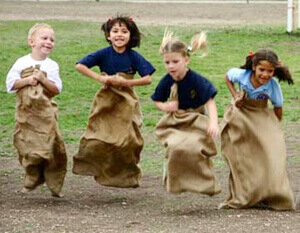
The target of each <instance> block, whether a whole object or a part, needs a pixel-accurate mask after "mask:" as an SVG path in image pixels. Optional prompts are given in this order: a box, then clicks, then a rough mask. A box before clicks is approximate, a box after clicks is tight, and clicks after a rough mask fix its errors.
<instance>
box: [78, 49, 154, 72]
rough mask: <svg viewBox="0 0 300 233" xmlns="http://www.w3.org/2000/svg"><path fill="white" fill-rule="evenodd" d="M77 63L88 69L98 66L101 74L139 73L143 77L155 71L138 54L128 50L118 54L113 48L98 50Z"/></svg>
mask: <svg viewBox="0 0 300 233" xmlns="http://www.w3.org/2000/svg"><path fill="white" fill-rule="evenodd" d="M77 63H80V64H83V65H85V66H87V67H88V68H91V67H94V66H98V67H99V68H100V71H101V72H105V73H107V74H108V75H114V74H116V73H118V72H123V73H126V74H135V73H136V72H138V73H139V75H140V76H141V77H143V76H146V75H151V74H152V73H153V72H154V71H155V69H154V67H153V66H152V65H151V64H150V62H148V61H147V60H146V59H145V58H144V57H143V56H142V55H140V54H139V53H138V52H136V51H134V50H132V49H127V50H125V51H124V52H123V53H117V52H116V51H115V50H114V49H113V47H112V46H110V47H107V48H104V49H100V50H97V51H96V52H93V53H91V54H89V55H87V56H86V57H84V58H82V59H81V60H79V61H78V62H77Z"/></svg>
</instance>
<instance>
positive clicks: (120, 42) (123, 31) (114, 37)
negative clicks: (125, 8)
mask: <svg viewBox="0 0 300 233" xmlns="http://www.w3.org/2000/svg"><path fill="white" fill-rule="evenodd" d="M107 39H108V40H110V42H111V44H112V46H113V47H114V49H115V50H116V51H117V52H123V51H124V50H125V49H126V46H127V44H128V42H129V40H130V31H129V30H128V28H127V27H126V25H125V24H124V23H115V24H114V25H113V26H112V28H111V30H110V32H109V37H108V38H107Z"/></svg>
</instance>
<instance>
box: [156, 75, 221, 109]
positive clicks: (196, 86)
mask: <svg viewBox="0 0 300 233" xmlns="http://www.w3.org/2000/svg"><path fill="white" fill-rule="evenodd" d="M175 82H176V83H177V85H178V101H179V109H184V110H185V109H188V108H197V107H199V106H201V105H204V104H205V103H206V102H207V101H208V100H209V99H210V98H214V96H215V95H216V94H217V90H216V88H215V87H214V86H213V84H212V83H211V82H210V81H209V80H207V79H206V78H205V77H203V76H202V75H200V74H198V73H196V72H194V71H193V70H189V71H188V72H187V74H186V75H185V77H184V78H183V79H182V80H180V81H175V80H174V79H173V78H172V77H171V76H170V75H169V74H167V75H165V76H164V77H163V78H162V79H161V80H160V82H159V84H158V86H157V87H156V89H155V92H154V93H153V95H152V96H151V98H152V100H153V101H159V102H165V101H167V100H168V98H169V96H170V93H171V87H172V85H173V84H174V83H175Z"/></svg>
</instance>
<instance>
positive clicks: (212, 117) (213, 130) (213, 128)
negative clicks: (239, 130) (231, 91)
mask: <svg viewBox="0 0 300 233" xmlns="http://www.w3.org/2000/svg"><path fill="white" fill-rule="evenodd" d="M205 105H206V107H207V110H208V114H209V125H208V128H207V134H208V135H209V136H211V137H212V138H214V137H216V136H218V134H219V126H218V111H217V106H216V103H215V100H214V99H213V98H210V99H209V100H208V101H207V102H206V104H205Z"/></svg>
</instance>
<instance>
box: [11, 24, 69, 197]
mask: <svg viewBox="0 0 300 233" xmlns="http://www.w3.org/2000/svg"><path fill="white" fill-rule="evenodd" d="M27 40H28V45H29V46H30V47H31V53H30V54H27V55H25V56H23V57H20V58H19V59H17V61H16V62H15V63H14V65H13V66H12V68H11V69H10V70H9V72H8V74H7V78H6V87H7V92H8V93H16V96H17V104H16V130H15V133H14V146H15V147H16V149H17V151H18V155H19V161H20V164H21V165H22V166H23V167H24V168H25V181H24V188H23V189H22V192H24V193H25V192H29V191H31V190H33V189H35V188H36V187H37V186H38V185H40V184H43V183H44V182H45V183H46V184H47V186H48V188H49V189H50V191H51V193H52V195H53V196H55V197H61V196H62V194H61V189H62V186H63V182H64V178H65V174H66V162H67V157H66V151H65V145H64V142H63V140H62V137H61V136H60V133H59V129H58V125H57V104H56V103H55V102H54V101H53V100H52V97H53V96H55V95H57V94H59V93H60V92H61V89H62V81H61V79H60V77H59V66H58V64H57V63H56V62H55V61H53V60H52V59H50V58H49V55H50V54H51V52H52V51H53V49H54V30H53V28H52V27H51V26H50V25H48V24H43V23H40V24H35V25H34V26H33V27H32V28H31V29H30V30H29V33H28V39H27Z"/></svg>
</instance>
